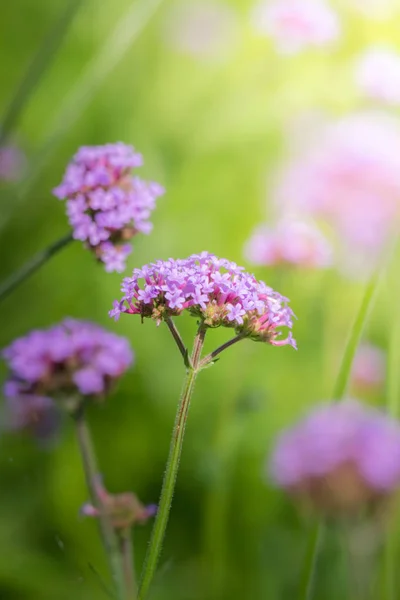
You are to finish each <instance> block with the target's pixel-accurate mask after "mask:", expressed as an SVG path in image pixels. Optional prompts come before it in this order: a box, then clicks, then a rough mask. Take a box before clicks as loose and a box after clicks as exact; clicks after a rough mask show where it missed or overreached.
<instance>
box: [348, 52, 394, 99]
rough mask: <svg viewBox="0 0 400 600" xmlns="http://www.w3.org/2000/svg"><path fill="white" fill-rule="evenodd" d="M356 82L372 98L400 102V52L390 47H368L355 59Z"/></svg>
mask: <svg viewBox="0 0 400 600" xmlns="http://www.w3.org/2000/svg"><path fill="white" fill-rule="evenodd" d="M355 80H356V84H357V85H358V87H359V88H360V90H361V92H362V93H363V94H364V95H365V96H366V97H367V98H371V99H372V100H378V101H381V102H383V103H385V104H388V105H392V106H398V105H399V104H400V54H399V53H398V52H396V51H395V50H392V49H391V48H387V47H384V46H375V47H371V48H368V49H367V50H366V51H365V52H364V53H363V54H362V55H361V56H360V57H359V59H358V60H357V63H356V69H355Z"/></svg>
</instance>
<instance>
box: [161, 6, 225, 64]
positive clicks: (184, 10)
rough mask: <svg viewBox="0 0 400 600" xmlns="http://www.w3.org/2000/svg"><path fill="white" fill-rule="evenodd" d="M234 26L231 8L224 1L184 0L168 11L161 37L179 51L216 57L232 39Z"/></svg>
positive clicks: (221, 54)
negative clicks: (201, 0) (163, 36)
mask: <svg viewBox="0 0 400 600" xmlns="http://www.w3.org/2000/svg"><path fill="white" fill-rule="evenodd" d="M236 27H237V23H236V17H235V12H234V10H233V9H232V8H231V7H230V6H229V5H228V4H221V3H217V2H207V1H205V2H190V3H187V2H185V3H181V4H177V5H176V6H174V7H173V9H172V10H171V11H170V14H169V15H168V19H167V22H166V27H165V37H166V40H167V42H168V43H169V44H170V45H171V46H173V47H175V48H177V49H178V50H180V51H182V52H185V53H188V54H192V55H193V56H197V57H212V58H217V59H218V58H220V57H221V56H223V55H224V53H225V51H226V50H227V49H228V48H229V46H230V44H231V43H232V42H233V41H234V39H235V33H236Z"/></svg>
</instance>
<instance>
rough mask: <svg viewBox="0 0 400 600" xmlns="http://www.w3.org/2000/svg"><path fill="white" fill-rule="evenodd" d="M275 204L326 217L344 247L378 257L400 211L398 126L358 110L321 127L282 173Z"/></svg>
mask: <svg viewBox="0 0 400 600" xmlns="http://www.w3.org/2000/svg"><path fill="white" fill-rule="evenodd" d="M274 196H275V198H274V199H275V203H276V206H277V208H278V209H279V210H280V211H282V210H283V211H284V213H285V214H286V213H287V211H289V213H291V214H293V213H296V212H297V213H299V214H301V215H305V214H308V215H312V216H314V217H318V218H323V219H325V220H326V221H327V222H328V223H329V224H330V225H332V226H333V228H334V229H335V230H336V231H337V233H338V234H339V237H340V242H341V244H342V245H348V246H352V247H353V248H355V249H358V250H361V251H363V252H364V253H365V252H366V253H370V254H371V256H375V255H376V251H377V250H380V249H381V247H382V246H383V244H384V242H385V241H386V240H387V239H388V237H389V234H390V233H391V231H392V227H393V225H394V224H396V220H397V218H398V216H399V210H400V122H399V120H398V119H397V118H396V117H395V116H391V115H388V114H386V113H381V112H373V111H371V112H368V111H365V112H360V113H356V114H353V115H350V116H346V117H343V118H341V119H339V120H338V121H336V122H332V123H330V124H327V125H325V126H323V127H321V131H320V134H319V136H314V141H313V143H312V144H311V145H310V147H308V148H307V146H306V145H305V146H304V148H303V151H302V153H301V154H300V153H299V155H298V156H297V155H296V156H294V157H293V159H292V161H290V162H289V164H287V165H286V166H285V167H284V168H283V169H282V171H281V173H280V175H279V177H278V182H277V185H276V188H275V191H274Z"/></svg>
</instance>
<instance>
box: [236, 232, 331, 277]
mask: <svg viewBox="0 0 400 600" xmlns="http://www.w3.org/2000/svg"><path fill="white" fill-rule="evenodd" d="M244 254H245V256H246V258H247V260H248V261H249V262H251V263H253V264H256V265H262V266H272V265H279V264H288V265H296V266H301V267H311V268H316V267H319V268H321V267H322V268H323V267H328V266H329V265H330V264H331V263H332V248H331V246H330V244H329V242H328V240H327V239H326V238H325V237H324V235H323V234H322V232H321V231H320V230H319V229H318V228H317V227H316V226H315V225H312V224H311V223H305V222H303V221H292V220H290V221H289V220H284V221H281V222H279V223H278V224H277V225H276V226H275V227H270V226H268V225H259V226H258V227H256V229H255V230H254V232H253V234H252V236H251V237H250V239H249V240H248V242H247V243H246V246H245V249H244Z"/></svg>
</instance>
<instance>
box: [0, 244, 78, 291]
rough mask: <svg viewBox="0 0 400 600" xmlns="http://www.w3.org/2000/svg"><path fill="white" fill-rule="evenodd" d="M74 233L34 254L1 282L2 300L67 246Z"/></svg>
mask: <svg viewBox="0 0 400 600" xmlns="http://www.w3.org/2000/svg"><path fill="white" fill-rule="evenodd" d="M72 240H73V237H72V234H71V233H69V234H68V235H65V236H64V237H62V238H61V239H60V240H58V241H57V242H54V243H53V244H51V245H50V246H49V247H48V248H46V250H42V252H39V253H38V254H36V256H34V257H33V258H32V259H31V260H30V261H28V262H27V263H25V265H24V266H23V267H22V268H21V269H19V270H18V271H16V272H15V273H13V274H12V275H10V277H8V279H6V280H5V281H3V283H2V284H0V301H1V300H4V298H6V297H7V296H8V295H9V294H10V293H11V292H12V291H13V290H15V289H16V288H17V287H18V286H19V285H20V284H21V283H23V282H24V281H26V280H27V279H29V277H30V276H31V275H33V274H34V273H35V272H36V271H37V270H38V269H40V267H41V266H42V265H44V264H45V263H46V262H47V261H48V260H50V258H51V257H52V256H54V254H57V252H59V251H60V250H61V249H62V248H65V246H67V245H68V244H69V243H70V242H72Z"/></svg>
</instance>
